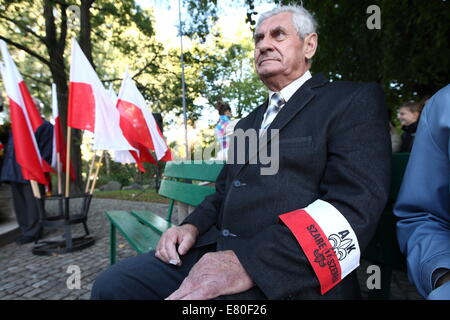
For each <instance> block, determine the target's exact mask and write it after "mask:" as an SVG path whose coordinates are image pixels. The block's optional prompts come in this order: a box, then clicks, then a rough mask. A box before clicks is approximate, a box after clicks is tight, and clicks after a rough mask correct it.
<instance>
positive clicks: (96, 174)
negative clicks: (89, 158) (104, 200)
mask: <svg viewBox="0 0 450 320" xmlns="http://www.w3.org/2000/svg"><path fill="white" fill-rule="evenodd" d="M104 153H105V151H104V150H102V153H101V154H100V160H99V162H98V164H97V170H95V175H94V181H92V187H91V192H89V194H93V193H94V188H95V183H96V182H97V177H98V172H99V171H100V166H101V164H102V161H103V154H104Z"/></svg>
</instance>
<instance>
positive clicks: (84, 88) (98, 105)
mask: <svg viewBox="0 0 450 320" xmlns="http://www.w3.org/2000/svg"><path fill="white" fill-rule="evenodd" d="M119 121H120V114H119V111H118V110H117V109H116V108H115V106H114V104H113V102H112V101H111V99H110V97H109V95H108V92H107V91H106V89H105V88H104V87H103V84H102V83H101V82H100V79H99V78H98V76H97V73H96V72H95V70H94V68H93V67H92V66H91V64H90V63H89V60H88V59H87V58H86V56H85V55H84V53H83V51H82V50H81V48H80V46H79V45H78V43H77V41H76V40H75V39H73V40H72V60H71V66H70V85H69V105H68V118H67V124H68V126H70V127H72V128H76V129H80V130H88V131H91V132H93V133H94V145H93V149H94V150H135V149H134V148H133V147H132V146H131V145H130V144H129V143H128V141H127V140H126V139H125V137H124V136H123V133H122V130H121V129H120V126H119Z"/></svg>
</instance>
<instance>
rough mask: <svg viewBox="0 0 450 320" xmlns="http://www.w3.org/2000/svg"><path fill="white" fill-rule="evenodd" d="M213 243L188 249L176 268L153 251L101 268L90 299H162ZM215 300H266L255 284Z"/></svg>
mask: <svg viewBox="0 0 450 320" xmlns="http://www.w3.org/2000/svg"><path fill="white" fill-rule="evenodd" d="M210 251H215V245H210V246H203V247H199V248H193V249H191V250H190V251H189V252H188V253H187V254H186V255H184V256H182V257H181V261H182V265H181V266H180V267H177V266H173V265H169V264H166V263H164V262H162V261H161V260H159V259H158V258H156V257H155V251H150V252H149V253H145V254H140V255H138V256H136V257H132V258H128V259H125V260H122V261H120V262H118V263H116V264H114V265H112V266H111V267H109V268H108V269H107V270H106V271H104V272H103V273H102V274H100V276H99V277H98V278H97V279H96V280H95V283H94V285H93V287H92V292H91V299H92V300H162V299H165V298H167V297H168V296H169V295H170V294H171V293H172V292H174V291H175V290H177V289H178V288H179V287H180V285H181V282H183V280H184V278H186V276H187V275H188V274H189V271H190V270H191V268H192V266H193V265H194V264H195V263H196V262H197V261H198V260H199V259H200V258H201V257H202V256H203V255H204V254H205V253H207V252H210ZM219 299H266V298H265V296H264V294H263V293H262V292H261V291H260V290H259V289H258V288H256V287H254V288H253V289H250V290H248V291H246V292H243V293H240V294H236V295H230V296H222V297H219Z"/></svg>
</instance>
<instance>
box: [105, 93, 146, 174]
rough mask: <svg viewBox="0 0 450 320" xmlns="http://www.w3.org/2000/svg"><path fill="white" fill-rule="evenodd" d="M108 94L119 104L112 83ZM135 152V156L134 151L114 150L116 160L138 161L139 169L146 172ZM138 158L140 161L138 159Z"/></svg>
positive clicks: (124, 162)
mask: <svg viewBox="0 0 450 320" xmlns="http://www.w3.org/2000/svg"><path fill="white" fill-rule="evenodd" d="M108 94H109V97H110V98H111V100H112V101H113V103H114V105H115V106H117V100H118V98H117V94H116V93H115V92H114V88H113V86H112V84H111V85H110V86H109V90H108ZM134 154H135V156H133V155H132V152H130V151H128V150H119V151H115V152H114V161H115V162H119V163H121V164H130V163H137V164H138V168H139V170H141V171H142V172H145V169H144V167H143V166H142V164H141V163H140V162H139V155H138V154H137V153H136V152H134ZM136 158H137V160H138V161H136Z"/></svg>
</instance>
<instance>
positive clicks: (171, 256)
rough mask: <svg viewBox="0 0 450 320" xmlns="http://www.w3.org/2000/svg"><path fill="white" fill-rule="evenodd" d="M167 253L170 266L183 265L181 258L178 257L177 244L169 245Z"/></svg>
mask: <svg viewBox="0 0 450 320" xmlns="http://www.w3.org/2000/svg"><path fill="white" fill-rule="evenodd" d="M166 251H167V258H168V261H169V263H170V264H173V265H181V260H180V257H179V256H178V253H177V248H176V246H175V243H167V247H166Z"/></svg>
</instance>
